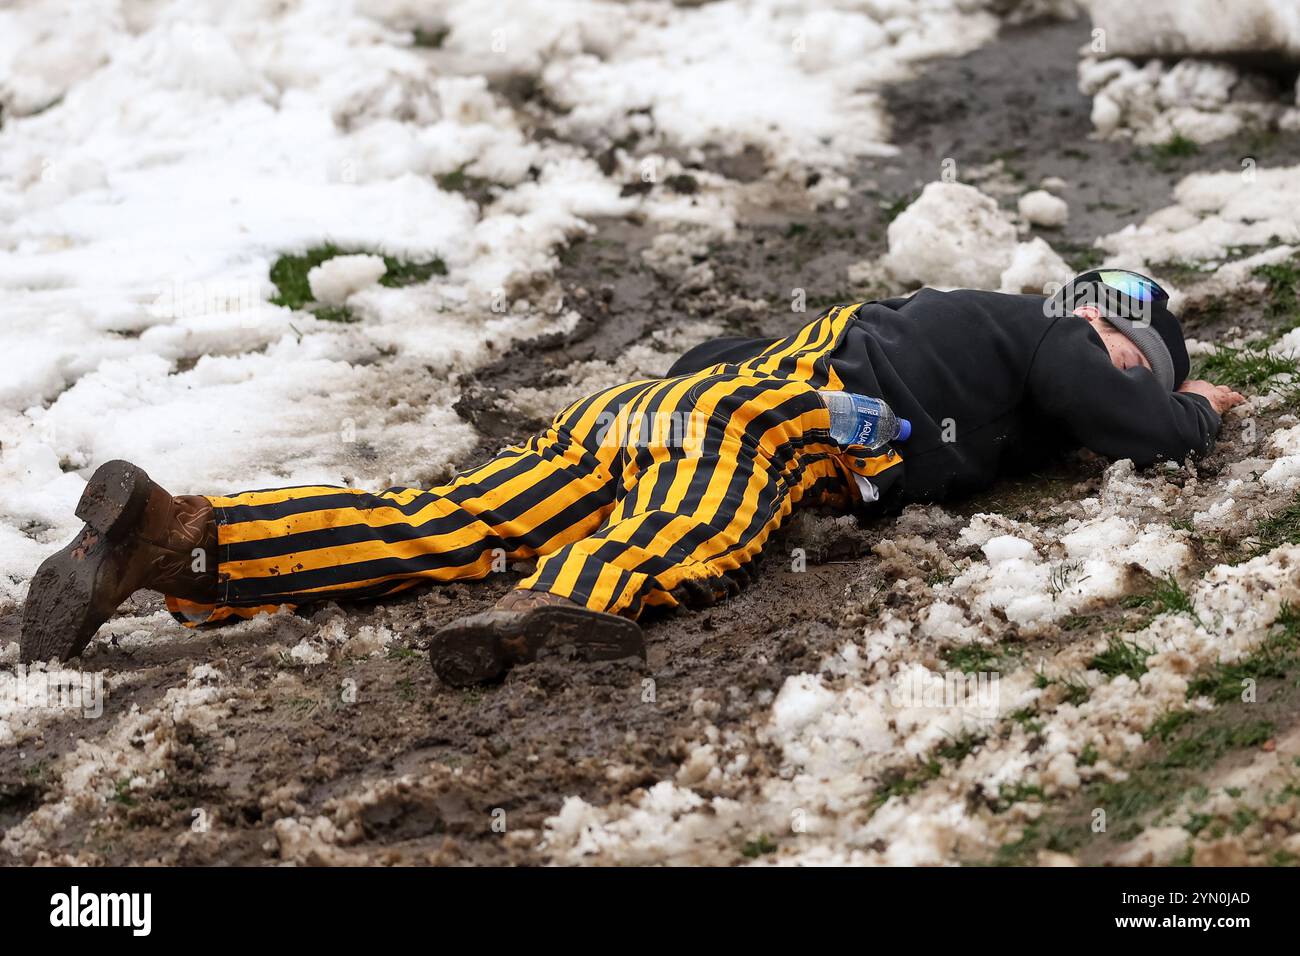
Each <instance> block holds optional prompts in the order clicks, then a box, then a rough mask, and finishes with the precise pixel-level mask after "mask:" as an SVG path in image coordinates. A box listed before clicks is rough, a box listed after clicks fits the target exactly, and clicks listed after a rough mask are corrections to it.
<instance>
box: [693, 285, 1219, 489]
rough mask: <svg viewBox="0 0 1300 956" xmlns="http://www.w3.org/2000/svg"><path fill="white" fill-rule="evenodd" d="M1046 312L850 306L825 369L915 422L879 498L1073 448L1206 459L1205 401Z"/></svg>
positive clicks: (705, 350) (741, 352) (725, 357)
mask: <svg viewBox="0 0 1300 956" xmlns="http://www.w3.org/2000/svg"><path fill="white" fill-rule="evenodd" d="M1043 303H1044V298H1043V296H1037V295H1004V294H1001V293H997V292H978V291H972V290H965V289H963V290H958V291H956V292H937V291H935V290H933V289H922V290H921V291H920V292H918V293H916V294H915V295H913V296H911V297H909V298H900V299H886V300H883V301H880V302H869V303H866V304H865V305H863V306H861V307H860V308H859V309H858V311H857V314H856V316H855V317H854V318H853V319H852V320H851V321H850V322H849V323H848V325H847V327H846V328H845V329H844V331H843V333H842V335H841V337H840V339H839V341H838V342H837V343H836V344H835V346H834V349H833V351H831V353H830V364H831V366H832V368H833V369H834V370H835V372H836V374H838V375H839V377H840V379H841V380H842V381H843V383H844V388H845V389H846V390H848V391H853V392H858V393H861V394H863V395H872V396H875V397H878V398H882V399H884V400H885V401H886V402H888V403H889V406H890V407H891V408H892V409H893V410H894V412H895V414H897V415H898V416H900V417H902V418H906V419H909V420H910V421H911V423H912V435H911V437H910V438H909V439H908V440H907V441H905V442H900V443H898V446H897V447H898V449H899V451H900V452H901V453H902V458H903V471H904V474H903V476H902V481H901V483H900V484H899V485H898V487H897V488H891V489H890V495H889V497H890V498H894V499H895V500H896V501H897V502H898V503H900V504H901V503H907V502H915V501H940V500H943V499H946V498H951V497H954V496H959V495H966V494H970V493H972V492H975V491H979V490H981V489H983V488H986V487H988V486H989V485H990V484H991V483H992V482H993V481H994V479H995V478H997V477H998V475H1000V474H1008V473H1012V472H1017V471H1024V470H1026V469H1028V468H1032V467H1034V466H1036V465H1038V464H1040V463H1041V462H1043V461H1044V460H1045V459H1046V458H1047V457H1048V456H1050V455H1052V454H1056V453H1059V452H1061V451H1064V450H1067V449H1070V448H1078V447H1085V448H1089V449H1091V450H1092V451H1094V452H1096V453H1097V454H1099V455H1103V456H1105V457H1107V458H1112V459H1120V458H1131V459H1133V462H1134V464H1136V465H1139V466H1141V465H1148V464H1150V463H1152V462H1154V461H1156V460H1159V459H1170V460H1174V461H1181V460H1182V459H1184V458H1185V457H1186V456H1187V455H1188V454H1193V455H1201V454H1204V453H1206V452H1208V451H1209V450H1210V448H1211V447H1212V445H1213V441H1214V436H1215V435H1216V434H1217V433H1218V430H1219V424H1220V421H1219V416H1218V414H1217V413H1216V412H1215V411H1214V409H1213V408H1212V407H1211V406H1210V403H1209V402H1208V401H1207V400H1206V399H1204V398H1202V397H1201V396H1199V395H1191V394H1186V393H1181V392H1168V391H1165V390H1164V389H1163V388H1161V386H1160V383H1159V382H1157V381H1156V377H1155V376H1154V375H1153V374H1152V373H1151V372H1149V371H1148V370H1146V369H1144V368H1132V369H1128V370H1126V371H1121V370H1120V369H1117V368H1116V367H1115V366H1114V365H1113V364H1111V361H1110V356H1109V354H1108V353H1107V351H1106V347H1105V346H1104V345H1102V342H1101V338H1100V336H1098V335H1097V333H1096V332H1095V331H1093V329H1092V327H1091V326H1090V325H1089V324H1088V323H1087V322H1086V321H1085V320H1084V319H1081V318H1078V317H1076V316H1073V315H1065V316H1060V317H1055V316H1050V315H1048V314H1047V310H1045V309H1044V307H1043ZM775 341H777V340H775V339H734V338H733V339H715V340H713V341H710V342H705V343H704V344H702V345H698V346H696V347H695V348H693V349H691V350H690V351H689V352H687V353H686V354H685V355H683V356H682V357H681V358H680V359H678V360H677V362H676V363H674V365H673V367H672V368H671V369H670V370H669V372H668V374H669V375H684V374H690V373H693V372H697V371H699V370H701V369H704V368H708V367H710V366H712V365H717V364H720V363H727V364H734V363H739V362H743V361H745V360H747V359H750V358H753V357H755V356H756V355H758V354H759V353H760V352H762V351H763V349H765V348H767V347H768V346H770V345H772V344H773V342H775Z"/></svg>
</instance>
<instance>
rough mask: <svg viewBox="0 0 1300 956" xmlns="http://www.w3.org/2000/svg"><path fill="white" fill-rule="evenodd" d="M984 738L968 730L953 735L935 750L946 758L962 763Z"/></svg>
mask: <svg viewBox="0 0 1300 956" xmlns="http://www.w3.org/2000/svg"><path fill="white" fill-rule="evenodd" d="M983 741H984V738H983V737H981V736H979V735H977V734H973V733H971V732H970V731H966V732H965V733H963V734H962V735H961V736H959V737H953V738H952V739H951V740H949V741H948V742H947V743H943V744H940V745H939V746H938V747H936V748H935V750H934V752H935V754H937V755H938V756H940V757H942V758H943V759H944V760H951V761H952V762H953V763H961V762H962V761H963V760H965V759H966V758H967V757H968V756H970V754H971V753H972V752H973V751H974V750H975V748H976V747H978V746H979V745H980V744H981V743H983Z"/></svg>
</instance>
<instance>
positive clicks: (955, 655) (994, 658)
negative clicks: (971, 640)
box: [943, 644, 1001, 674]
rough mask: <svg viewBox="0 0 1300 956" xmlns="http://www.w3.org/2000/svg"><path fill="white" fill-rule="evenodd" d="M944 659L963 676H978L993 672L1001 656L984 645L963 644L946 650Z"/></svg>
mask: <svg viewBox="0 0 1300 956" xmlns="http://www.w3.org/2000/svg"><path fill="white" fill-rule="evenodd" d="M943 659H944V662H945V663H946V664H947V665H948V666H949V667H951V668H952V669H953V670H958V671H961V672H962V673H963V674H978V673H982V672H983V671H989V670H992V669H993V665H994V664H996V663H997V662H998V661H999V660H1000V659H1001V655H1000V654H998V653H997V652H996V651H994V650H993V649H992V648H990V647H986V646H985V645H983V644H962V645H960V646H959V647H950V648H948V649H947V650H945V651H944V652H943Z"/></svg>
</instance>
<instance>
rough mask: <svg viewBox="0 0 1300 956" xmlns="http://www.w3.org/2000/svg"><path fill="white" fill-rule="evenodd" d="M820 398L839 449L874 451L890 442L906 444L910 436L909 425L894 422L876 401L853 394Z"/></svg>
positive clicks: (899, 420)
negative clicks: (852, 446) (859, 447)
mask: <svg viewBox="0 0 1300 956" xmlns="http://www.w3.org/2000/svg"><path fill="white" fill-rule="evenodd" d="M821 396H822V400H823V401H825V402H826V407H827V408H828V409H830V413H831V437H832V438H833V439H835V441H836V443H837V444H839V445H840V446H841V447H845V448H847V447H848V446H849V445H862V446H865V447H867V448H869V449H871V450H872V451H878V450H879V449H881V448H884V447H885V446H886V445H888V444H889V443H890V442H891V441H907V439H908V436H910V435H911V434H912V423H911V422H909V421H908V420H907V419H906V418H898V417H897V416H896V415H895V414H894V410H893V409H891V408H890V407H889V406H888V405H886V404H885V403H884V402H882V401H881V400H880V399H878V398H871V397H870V396H869V395H858V394H856V393H854V392H822V393H821Z"/></svg>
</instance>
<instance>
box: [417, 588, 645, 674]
mask: <svg viewBox="0 0 1300 956" xmlns="http://www.w3.org/2000/svg"><path fill="white" fill-rule="evenodd" d="M543 650H545V651H547V652H551V653H558V654H561V655H565V656H568V657H571V658H575V659H577V660H583V661H612V660H617V659H619V658H621V657H640V658H641V659H642V660H645V637H644V635H643V634H642V633H641V627H640V625H638V624H637V623H636V621H633V620H631V619H630V618H626V617H619V616H618V615H617V614H605V613H604V612H602V611H593V610H590V609H589V608H585V607H583V606H582V605H581V604H578V603H576V602H574V601H570V600H569V599H568V598H563V597H559V596H557V595H555V594H550V593H548V592H546V591H511V592H510V593H509V594H507V595H506V596H505V597H503V598H502V599H501V600H500V601H498V602H497V603H496V606H495V607H493V608H492V609H491V610H490V611H483V612H482V613H480V614H474V615H472V616H470V617H464V618H461V619H460V620H459V621H455V622H453V623H451V624H448V625H447V626H446V627H444V628H442V629H441V630H440V631H438V633H437V634H435V635H434V636H433V642H432V643H431V644H430V646H429V660H430V662H431V663H432V664H433V670H434V672H435V673H436V674H437V675H438V676H439V677H440V678H442V679H443V681H445V682H446V683H448V684H450V685H451V686H453V687H464V686H466V685H468V684H477V683H481V682H483V681H489V680H494V679H495V678H498V677H500V676H502V675H503V674H504V673H505V672H506V671H507V670H509V669H510V668H511V667H513V666H514V665H515V664H523V663H526V662H528V661H533V660H536V659H537V657H538V655H539V654H541V653H542V651H543Z"/></svg>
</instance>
